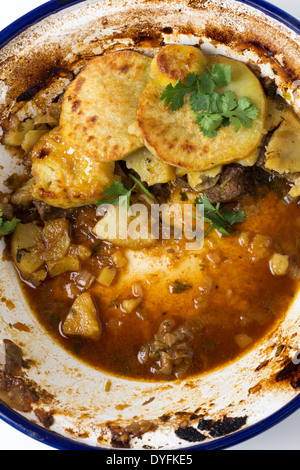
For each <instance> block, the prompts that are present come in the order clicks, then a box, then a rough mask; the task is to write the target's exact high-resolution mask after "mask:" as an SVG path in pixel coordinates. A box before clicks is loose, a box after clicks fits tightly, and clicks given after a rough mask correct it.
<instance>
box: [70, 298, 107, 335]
mask: <svg viewBox="0 0 300 470" xmlns="http://www.w3.org/2000/svg"><path fill="white" fill-rule="evenodd" d="M62 331H63V333H64V334H65V335H75V336H84V337H86V338H90V339H93V340H98V339H100V337H101V327H100V323H99V320H98V312H97V309H96V307H95V304H94V301H93V298H92V296H91V294H90V293H89V292H84V293H83V294H81V295H80V296H79V297H77V299H76V300H75V302H74V303H73V305H72V308H71V310H70V313H69V314H68V316H67V318H66V319H65V321H64V323H63V326H62Z"/></svg>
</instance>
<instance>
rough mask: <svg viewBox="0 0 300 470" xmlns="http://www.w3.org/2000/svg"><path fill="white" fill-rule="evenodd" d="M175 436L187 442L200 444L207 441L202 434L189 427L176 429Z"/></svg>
mask: <svg viewBox="0 0 300 470" xmlns="http://www.w3.org/2000/svg"><path fill="white" fill-rule="evenodd" d="M175 434H176V436H177V437H179V439H183V440H184V441H188V442H202V441H205V439H207V437H206V436H205V435H204V434H202V433H201V432H199V431H197V429H195V428H193V427H191V426H190V427H187V428H178V429H176V431H175Z"/></svg>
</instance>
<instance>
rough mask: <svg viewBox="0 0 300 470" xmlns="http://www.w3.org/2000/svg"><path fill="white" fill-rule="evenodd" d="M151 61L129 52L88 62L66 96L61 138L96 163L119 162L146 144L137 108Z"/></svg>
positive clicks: (61, 121)
mask: <svg viewBox="0 0 300 470" xmlns="http://www.w3.org/2000/svg"><path fill="white" fill-rule="evenodd" d="M150 65H151V59H150V58H149V57H147V56H144V55H141V54H139V53H137V52H134V51H130V50H126V51H118V52H114V53H112V54H109V55H107V56H104V57H100V58H97V59H94V60H92V61H91V62H89V63H88V65H87V66H86V67H85V68H84V70H83V71H82V72H80V73H79V74H78V76H77V77H76V79H75V80H74V81H73V82H72V83H71V84H70V85H69V86H68V88H67V90H66V93H65V95H64V99H63V103H62V113H61V118H60V126H61V133H62V136H63V138H64V140H65V141H66V142H67V143H68V144H69V145H71V146H72V147H74V148H76V149H78V150H81V151H82V152H84V153H85V154H86V155H88V156H90V157H93V158H94V157H95V158H97V159H98V160H100V161H115V160H121V159H122V158H124V157H126V156H127V155H129V154H130V153H132V152H134V151H135V150H137V149H139V148H141V147H144V140H143V137H142V135H141V132H140V130H139V128H138V124H137V109H138V105H139V99H140V96H141V94H142V92H143V90H144V88H145V86H146V84H147V83H148V81H149V72H150Z"/></svg>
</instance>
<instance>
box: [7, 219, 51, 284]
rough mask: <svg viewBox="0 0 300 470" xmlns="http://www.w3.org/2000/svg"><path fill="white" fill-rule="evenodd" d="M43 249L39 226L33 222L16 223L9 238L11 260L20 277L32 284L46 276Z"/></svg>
mask: <svg viewBox="0 0 300 470" xmlns="http://www.w3.org/2000/svg"><path fill="white" fill-rule="evenodd" d="M44 249H45V246H44V244H43V240H42V228H41V227H39V226H38V225H36V224H34V223H29V224H18V226H17V228H16V230H15V232H14V233H13V235H12V240H11V253H12V257H13V261H14V263H15V265H16V267H17V268H18V270H19V271H20V273H21V276H22V278H23V279H24V280H26V281H29V282H31V283H33V284H34V285H36V284H38V283H39V282H40V281H43V280H44V279H46V277H47V271H46V268H45V263H44V259H43V256H42V255H43V252H44Z"/></svg>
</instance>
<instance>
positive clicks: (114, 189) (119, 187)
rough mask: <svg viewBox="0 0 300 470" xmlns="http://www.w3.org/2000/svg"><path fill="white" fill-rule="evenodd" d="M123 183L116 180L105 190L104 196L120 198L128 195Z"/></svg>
mask: <svg viewBox="0 0 300 470" xmlns="http://www.w3.org/2000/svg"><path fill="white" fill-rule="evenodd" d="M127 191H128V190H127V189H126V188H125V187H124V185H123V183H121V182H120V181H117V180H115V181H114V182H113V183H112V184H111V185H110V186H109V187H108V188H106V189H104V191H103V194H105V196H108V197H112V198H113V197H119V196H122V195H124V194H126V193H127Z"/></svg>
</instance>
